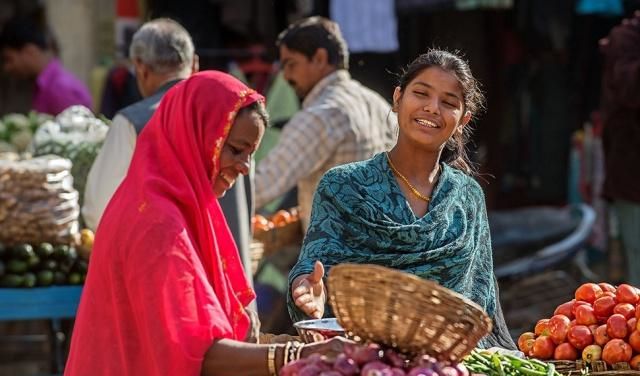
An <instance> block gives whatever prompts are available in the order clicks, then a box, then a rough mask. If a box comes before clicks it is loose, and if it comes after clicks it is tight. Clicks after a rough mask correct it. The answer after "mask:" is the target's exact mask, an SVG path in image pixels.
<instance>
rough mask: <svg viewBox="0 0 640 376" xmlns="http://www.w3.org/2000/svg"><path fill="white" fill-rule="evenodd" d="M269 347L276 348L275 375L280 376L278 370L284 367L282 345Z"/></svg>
mask: <svg viewBox="0 0 640 376" xmlns="http://www.w3.org/2000/svg"><path fill="white" fill-rule="evenodd" d="M271 346H276V357H275V369H276V375H278V374H280V370H281V369H282V367H283V366H284V359H285V353H284V345H271Z"/></svg>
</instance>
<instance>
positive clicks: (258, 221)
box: [251, 214, 273, 232]
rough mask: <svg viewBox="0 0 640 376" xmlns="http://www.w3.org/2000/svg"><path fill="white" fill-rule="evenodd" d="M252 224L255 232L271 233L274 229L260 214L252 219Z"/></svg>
mask: <svg viewBox="0 0 640 376" xmlns="http://www.w3.org/2000/svg"><path fill="white" fill-rule="evenodd" d="M251 224H252V225H253V231H254V232H255V231H269V230H270V229H271V228H272V227H273V224H271V226H270V222H269V220H268V219H267V218H265V217H264V216H262V215H260V214H256V215H254V216H253V217H252V218H251Z"/></svg>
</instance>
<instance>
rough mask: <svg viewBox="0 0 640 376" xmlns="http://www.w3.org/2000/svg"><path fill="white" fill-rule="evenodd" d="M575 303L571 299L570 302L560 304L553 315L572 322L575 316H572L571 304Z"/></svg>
mask: <svg viewBox="0 0 640 376" xmlns="http://www.w3.org/2000/svg"><path fill="white" fill-rule="evenodd" d="M574 302H575V300H574V299H572V300H571V301H570V302H566V303H562V304H560V305H559V306H558V307H557V308H556V310H555V311H553V314H554V315H565V316H567V317H568V318H569V320H573V319H574V318H575V316H574V315H573V303H574Z"/></svg>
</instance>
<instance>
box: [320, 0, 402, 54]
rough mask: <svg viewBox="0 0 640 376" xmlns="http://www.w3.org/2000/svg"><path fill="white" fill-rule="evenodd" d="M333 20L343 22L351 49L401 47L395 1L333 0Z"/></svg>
mask: <svg viewBox="0 0 640 376" xmlns="http://www.w3.org/2000/svg"><path fill="white" fill-rule="evenodd" d="M329 12H330V16H331V19H332V20H334V21H335V22H336V23H337V24H338V25H340V30H341V31H342V35H343V36H344V39H346V40H347V45H348V46H349V51H351V52H353V53H357V52H379V53H386V52H394V51H397V50H398V47H399V43H398V30H397V29H398V26H397V20H396V9H395V3H394V0H331V3H330V5H329Z"/></svg>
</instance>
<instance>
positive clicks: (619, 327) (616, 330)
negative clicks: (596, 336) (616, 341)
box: [607, 313, 629, 339]
mask: <svg viewBox="0 0 640 376" xmlns="http://www.w3.org/2000/svg"><path fill="white" fill-rule="evenodd" d="M628 330H629V329H627V319H626V318H625V317H624V316H622V315H621V314H619V313H614V314H613V315H611V317H609V319H608V320H607V335H608V336H609V338H612V339H613V338H626V337H627V334H629V333H628Z"/></svg>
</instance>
